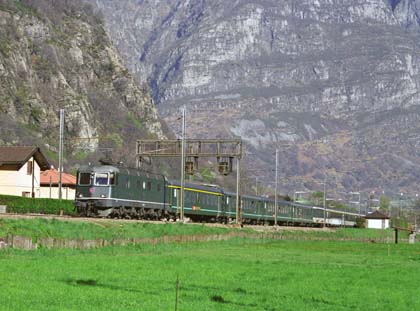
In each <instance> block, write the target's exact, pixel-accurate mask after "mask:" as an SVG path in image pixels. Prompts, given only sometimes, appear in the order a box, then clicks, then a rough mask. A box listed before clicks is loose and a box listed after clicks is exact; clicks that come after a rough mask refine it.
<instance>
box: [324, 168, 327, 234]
mask: <svg viewBox="0 0 420 311" xmlns="http://www.w3.org/2000/svg"><path fill="white" fill-rule="evenodd" d="M326 191H327V176H324V198H323V205H324V227H325V226H326V225H327V210H326V207H327V206H326V204H325V203H326Z"/></svg>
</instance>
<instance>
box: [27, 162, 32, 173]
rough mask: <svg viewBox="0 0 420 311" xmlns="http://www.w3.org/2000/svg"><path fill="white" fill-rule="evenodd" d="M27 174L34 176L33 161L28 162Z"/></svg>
mask: <svg viewBox="0 0 420 311" xmlns="http://www.w3.org/2000/svg"><path fill="white" fill-rule="evenodd" d="M26 169H27V170H26V174H27V175H32V169H33V161H28V164H27V165H26Z"/></svg>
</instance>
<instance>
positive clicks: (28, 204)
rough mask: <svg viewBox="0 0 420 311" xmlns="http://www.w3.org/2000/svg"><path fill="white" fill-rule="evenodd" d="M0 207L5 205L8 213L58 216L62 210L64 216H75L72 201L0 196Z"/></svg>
mask: <svg viewBox="0 0 420 311" xmlns="http://www.w3.org/2000/svg"><path fill="white" fill-rule="evenodd" d="M0 205H7V212H9V213H40V214H54V215H59V214H60V211H61V210H63V213H64V214H65V215H71V216H74V215H76V212H75V211H74V208H73V201H70V200H61V202H60V200H55V199H44V198H25V197H18V196H11V195H0Z"/></svg>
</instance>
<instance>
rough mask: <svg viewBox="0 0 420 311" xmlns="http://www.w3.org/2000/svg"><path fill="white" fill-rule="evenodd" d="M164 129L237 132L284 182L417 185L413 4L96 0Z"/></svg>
mask: <svg viewBox="0 0 420 311" xmlns="http://www.w3.org/2000/svg"><path fill="white" fill-rule="evenodd" d="M95 3H96V4H97V6H98V7H99V9H101V11H102V12H103V14H104V17H105V20H106V28H107V30H108V32H109V34H110V36H111V38H112V40H113V42H114V44H115V45H116V46H117V48H118V50H119V51H120V53H121V55H122V56H123V59H124V62H125V64H126V65H127V67H128V68H129V69H130V72H133V73H134V74H135V75H136V76H137V78H138V79H140V80H141V81H142V82H147V84H148V85H149V87H150V88H151V90H152V94H153V99H154V101H155V103H156V104H157V108H158V110H159V112H160V114H161V116H163V118H164V119H165V120H166V122H167V123H168V124H169V126H170V127H171V128H172V129H173V130H175V131H176V130H177V129H179V127H180V124H179V120H178V116H179V108H180V107H181V106H182V105H184V104H185V105H186V107H187V115H188V117H187V118H188V120H187V129H188V134H189V136H190V137H206V138H214V137H219V138H231V137H242V139H243V140H244V141H245V142H246V144H247V146H246V151H247V153H246V155H245V157H244V160H245V163H246V165H247V167H248V175H251V176H260V178H259V179H260V180H264V182H265V183H266V184H267V185H268V184H269V182H271V181H273V180H274V172H273V169H274V163H275V157H274V152H275V149H279V150H280V176H281V180H282V183H281V192H284V191H288V192H289V193H291V192H293V191H294V190H304V189H311V190H317V189H318V190H319V189H322V185H321V184H320V182H322V181H323V180H324V179H326V180H327V183H328V187H329V188H335V189H338V191H355V190H359V189H360V190H369V191H370V190H373V189H377V190H382V191H388V192H390V191H394V192H398V193H399V192H400V191H404V192H411V193H415V192H417V191H419V189H418V180H419V177H420V157H419V154H418V151H419V138H420V122H419V120H420V104H419V103H420V101H419V100H420V93H419V83H420V76H419V66H420V52H419V51H420V40H419V39H420V33H419V21H420V18H419V13H420V1H418V0H344V1H343V0H301V1H296V0H281V1H279V0H233V1H225V0H212V1H206V0H155V1H151V0H139V1H131V0H118V1H116V0H96V1H95Z"/></svg>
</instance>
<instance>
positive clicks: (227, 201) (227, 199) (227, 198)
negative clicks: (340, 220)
mask: <svg viewBox="0 0 420 311" xmlns="http://www.w3.org/2000/svg"><path fill="white" fill-rule="evenodd" d="M226 204H227V205H229V197H226Z"/></svg>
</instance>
